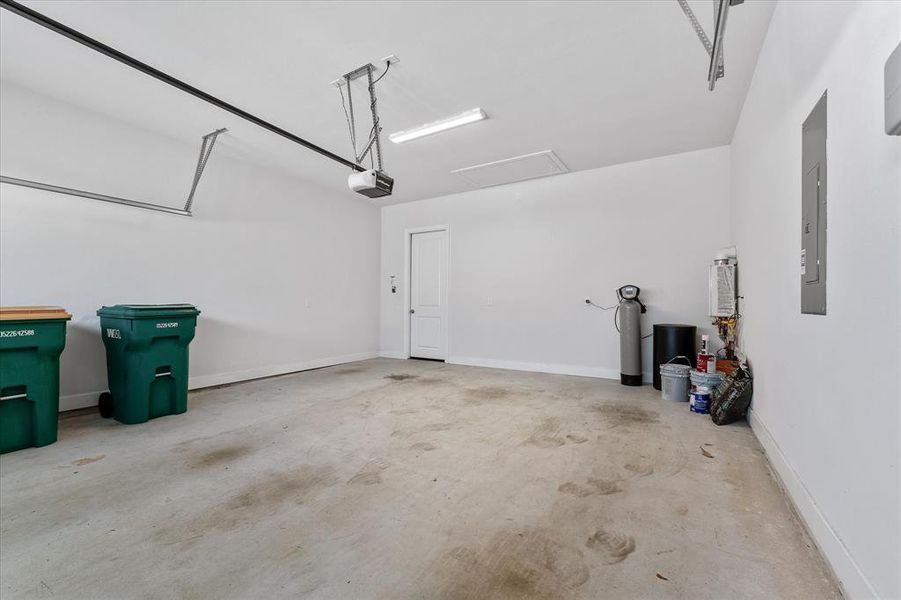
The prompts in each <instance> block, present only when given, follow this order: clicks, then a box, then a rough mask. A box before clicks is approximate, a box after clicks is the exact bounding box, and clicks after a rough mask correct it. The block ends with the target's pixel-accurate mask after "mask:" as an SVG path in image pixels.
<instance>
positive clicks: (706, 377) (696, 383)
mask: <svg viewBox="0 0 901 600" xmlns="http://www.w3.org/2000/svg"><path fill="white" fill-rule="evenodd" d="M690 377H691V389H692V391H694V390H696V389H698V388H701V387H705V388H707V389H709V390H710V393H711V395H712V394H713V392H714V391H716V388H718V387H719V385H720V384H721V383H723V379H725V378H726V375H725V373H702V372H701V371H698V370H697V369H692V371H691V373H690Z"/></svg>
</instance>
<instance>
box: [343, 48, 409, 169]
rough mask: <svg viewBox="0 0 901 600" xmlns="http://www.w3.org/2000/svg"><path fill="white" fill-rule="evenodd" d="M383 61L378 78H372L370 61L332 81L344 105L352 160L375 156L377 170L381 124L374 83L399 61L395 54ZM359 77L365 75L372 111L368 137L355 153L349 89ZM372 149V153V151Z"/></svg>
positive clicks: (380, 144) (354, 132)
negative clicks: (345, 92) (352, 150)
mask: <svg viewBox="0 0 901 600" xmlns="http://www.w3.org/2000/svg"><path fill="white" fill-rule="evenodd" d="M382 61H384V63H385V69H384V71H383V73H382V74H381V75H380V76H379V77H378V79H373V73H375V72H376V71H377V70H378V68H377V67H376V66H375V65H373V64H372V63H366V64H365V65H363V66H361V67H357V68H356V69H354V70H353V71H350V72H349V73H345V74H344V75H342V76H341V77H340V78H338V79H336V80H335V81H333V82H332V84H333V85H334V86H335V87H337V88H338V92H339V93H340V94H341V105H342V107H344V110H345V116H346V117H347V128H348V130H349V132H350V143H351V145H352V146H353V149H354V160H356V162H357V164H358V165H359V164H360V163H362V162H363V159H364V158H366V155H367V154H369V155H370V157H372V156H374V157H375V161H374V162H375V165H376V169H377V170H378V171H382V170H383V169H382V141H381V133H382V126H381V124H380V122H379V113H378V110H377V108H376V97H375V84H376V83H377V82H378V81H379V80H380V79H382V77H384V76H385V75H386V74H387V72H388V69H390V68H391V65H393V64H395V63H397V62H399V61H400V59H399V58H397V56H395V55H394V54H391V55H390V56H386V57H385V58H383V59H382ZM361 77H366V80H367V91H368V92H369V109H370V112H371V113H372V129H371V130H370V132H369V139H368V140H367V141H366V142H365V145H364V146H363V150H362V151H361V152H360V153H359V154H357V124H356V120H355V119H354V101H353V92H352V90H351V86H350V83H351V82H352V81H354V80H355V79H359V78H361ZM343 88H346V89H347V104H346V105H345V100H344V89H343ZM373 150H374V154H370V153H372V152H373Z"/></svg>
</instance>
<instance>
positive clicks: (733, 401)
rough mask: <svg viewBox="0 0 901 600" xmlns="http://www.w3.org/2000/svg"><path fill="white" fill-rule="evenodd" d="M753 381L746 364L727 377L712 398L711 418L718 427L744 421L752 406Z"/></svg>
mask: <svg viewBox="0 0 901 600" xmlns="http://www.w3.org/2000/svg"><path fill="white" fill-rule="evenodd" d="M752 392H753V380H752V379H751V371H750V370H749V369H748V365H747V364H746V363H742V364H741V365H739V367H738V368H737V369H735V370H734V371H732V372H731V373H729V374H728V375H726V378H725V379H724V380H723V383H721V384H720V385H718V386H717V388H716V390H714V392H713V394H712V396H711V398H710V418H711V420H713V422H714V423H716V424H717V425H726V424H728V423H734V422H735V421H738V420H739V419H743V418H744V417H745V415H746V414H747V412H748V407H749V406H750V405H751V394H752Z"/></svg>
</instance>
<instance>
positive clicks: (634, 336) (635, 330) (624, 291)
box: [616, 285, 646, 385]
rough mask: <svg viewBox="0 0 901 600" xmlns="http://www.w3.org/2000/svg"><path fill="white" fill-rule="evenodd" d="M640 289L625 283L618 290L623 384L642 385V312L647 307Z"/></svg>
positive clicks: (618, 323) (620, 369) (621, 380)
mask: <svg viewBox="0 0 901 600" xmlns="http://www.w3.org/2000/svg"><path fill="white" fill-rule="evenodd" d="M640 291H641V290H639V289H638V286H635V285H624V286H623V287H621V288H619V289H618V290H616V294H617V296H619V306H618V307H617V310H616V312H617V314H616V320H617V328H618V329H619V377H620V383H622V384H623V385H641V313H643V312H645V310H646V309H645V307H644V304H642V303H641V300H639V299H638V294H639V292H640Z"/></svg>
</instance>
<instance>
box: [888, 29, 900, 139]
mask: <svg viewBox="0 0 901 600" xmlns="http://www.w3.org/2000/svg"><path fill="white" fill-rule="evenodd" d="M885 132H886V133H887V134H889V135H901V44H898V47H897V48H895V51H894V52H892V53H891V55H889V57H888V60H887V61H885Z"/></svg>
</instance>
